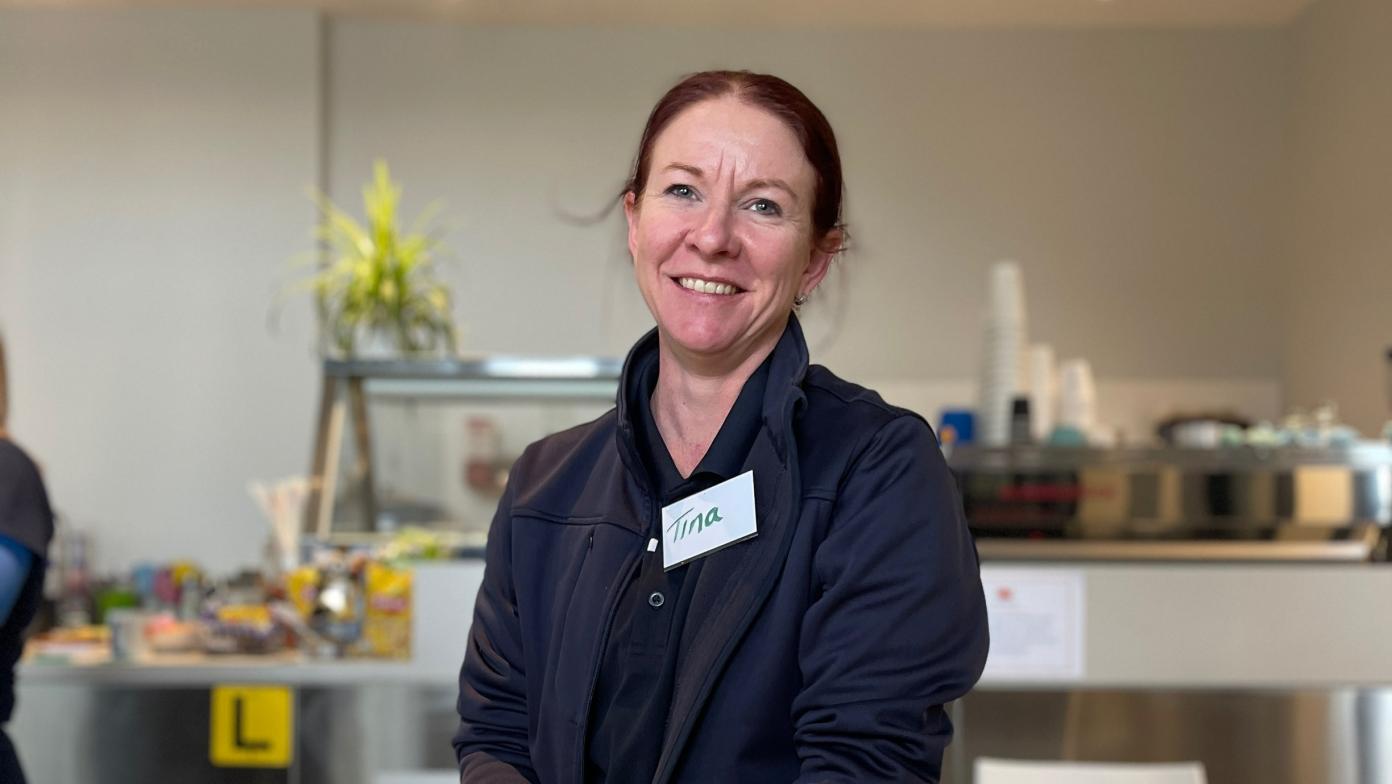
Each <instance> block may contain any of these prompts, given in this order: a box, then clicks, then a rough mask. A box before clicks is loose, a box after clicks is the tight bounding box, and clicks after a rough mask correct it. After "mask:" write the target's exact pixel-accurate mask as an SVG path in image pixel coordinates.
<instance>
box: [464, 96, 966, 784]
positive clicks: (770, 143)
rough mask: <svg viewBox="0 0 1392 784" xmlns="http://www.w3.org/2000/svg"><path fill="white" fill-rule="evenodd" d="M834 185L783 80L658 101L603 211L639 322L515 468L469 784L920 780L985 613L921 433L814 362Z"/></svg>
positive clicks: (823, 152) (944, 475) (484, 620)
mask: <svg viewBox="0 0 1392 784" xmlns="http://www.w3.org/2000/svg"><path fill="white" fill-rule="evenodd" d="M841 194H842V174H841V160H840V155H839V154H838V152H837V147H836V137H835V135H834V134H833V132H832V129H831V125H830V123H828V122H827V119H826V117H825V116H824V115H823V114H822V112H821V111H820V110H819V109H818V108H817V107H816V106H815V105H814V104H813V103H812V102H811V101H810V100H808V98H807V97H806V96H805V95H804V94H803V93H802V92H801V91H799V90H798V89H797V88H795V87H793V86H792V85H790V84H788V83H787V82H785V81H783V80H782V79H779V78H777V77H774V76H768V75H761V74H752V73H748V72H743V71H713V72H707V73H700V74H695V75H693V76H690V77H687V78H686V79H684V80H683V81H682V82H680V83H679V84H677V85H676V86H675V87H673V88H672V89H671V90H670V91H668V93H667V94H666V95H665V96H664V97H663V98H662V100H660V101H659V102H658V104H657V106H656V107H655V108H654V109H653V111H652V114H651V115H650V116H649V118H648V124H647V127H646V128H645V129H644V132H643V136H642V141H641V143H640V145H639V150H638V155H637V157H636V159H635V163H634V167H633V173H632V177H631V178H630V179H629V182H628V185H627V187H626V189H625V192H624V196H623V206H624V213H625V216H626V218H627V221H628V248H629V252H630V253H631V254H632V257H633V272H634V276H635V278H636V280H637V283H638V288H639V290H640V291H641V292H642V295H643V299H644V301H645V302H646V303H647V305H648V308H649V310H650V311H651V312H652V314H653V318H654V320H655V321H656V324H657V326H656V328H655V329H654V330H652V331H651V332H650V333H648V335H646V336H644V337H643V338H642V339H641V340H639V341H638V343H637V344H636V345H635V346H634V348H633V350H632V351H631V352H630V353H629V356H628V359H627V361H626V362H625V365H624V371H623V377H622V380H621V382H620V390H619V395H618V399H617V401H616V406H615V408H614V410H612V411H610V412H609V413H607V414H606V415H604V416H603V417H600V418H599V419H597V420H595V421H594V422H591V423H589V424H586V425H582V426H580V427H577V428H574V429H572V430H568V431H565V432H563V433H558V434H555V435H553V436H550V437H548V438H545V439H543V440H542V441H539V442H537V443H536V444H533V445H532V446H531V447H529V448H528V449H527V451H526V452H525V453H524V454H523V456H522V458H521V459H519V460H518V462H517V464H516V465H515V466H514V467H513V470H512V471H511V473H510V475H509V485H508V489H507V491H506V493H505V494H504V496H503V499H502V501H501V503H500V504H499V506H498V513H497V515H496V517H495V518H494V522H493V527H492V529H491V531H490V533H489V540H488V556H487V558H488V561H487V569H486V574H485V577H484V582H483V585H482V587H481V588H480V590H479V596H478V600H477V603H476V606H475V615H474V624H473V627H472V628H471V629H470V643H469V648H468V651H467V653H466V656H465V660H464V666H463V670H462V671H461V674H460V683H459V686H460V691H459V705H458V708H459V716H460V725H459V729H458V732H457V733H456V735H455V739H454V746H455V751H456V753H457V755H458V759H459V764H460V772H461V777H462V780H463V781H465V782H494V781H497V782H517V781H532V782H548V783H550V782H574V783H576V784H579V782H596V783H597V782H604V783H605V784H617V783H618V782H633V783H634V784H636V783H637V782H670V781H689V782H711V781H720V782H741V781H747V782H766V781H798V782H812V781H817V782H822V781H844V782H870V781H896V782H897V781H937V780H938V778H939V775H940V771H941V767H942V756H943V751H944V749H945V748H946V746H947V743H948V741H949V740H950V739H951V735H952V727H951V723H950V722H949V721H948V719H947V715H946V712H945V710H944V707H943V706H944V705H945V704H946V703H948V702H950V701H951V700H954V699H957V698H958V697H961V696H962V695H963V694H965V693H966V692H967V691H968V690H969V689H970V688H971V687H972V686H973V685H974V684H975V683H976V680H977V678H978V677H979V676H980V674H981V669H982V667H983V665H984V663H985V658H986V648H987V639H986V636H987V635H986V615H985V606H984V602H983V598H982V593H981V582H980V577H979V570H978V565H977V561H976V554H975V549H974V547H973V545H972V542H971V537H970V534H968V532H967V528H966V524H965V522H964V520H963V519H962V516H961V504H960V503H959V500H958V498H957V494H956V489H955V485H954V483H953V480H952V478H951V475H950V474H949V472H948V470H947V466H946V464H945V463H944V462H943V458H942V454H941V453H940V452H939V451H938V447H937V441H936V439H935V438H934V437H933V434H932V431H931V430H930V429H929V427H928V425H927V424H926V423H925V422H924V421H923V420H922V419H921V418H919V417H918V416H917V415H915V414H913V413H911V412H909V411H905V410H903V409H899V408H895V407H893V406H890V405H888V404H887V403H885V402H884V401H883V400H882V399H881V398H880V397H879V396H878V395H876V394H875V393H874V392H872V391H870V390H867V389H865V388H863V387H859V386H857V385H855V384H852V383H849V382H847V381H843V380H841V379H840V378H837V377H836V376H835V375H833V374H832V373H831V372H830V371H828V370H827V369H825V368H823V367H820V366H817V365H809V363H808V356H807V345H806V343H805V342H804V340H803V337H802V331H801V329H800V327H799V325H798V321H797V317H796V316H795V315H794V310H795V308H796V307H797V306H798V305H799V304H801V303H802V302H803V301H805V299H806V297H807V296H808V295H809V294H810V293H811V292H812V291H813V290H814V289H815V288H816V287H817V285H818V284H819V283H821V281H822V279H823V278H824V277H825V275H826V273H827V268H828V265H830V263H831V261H832V259H833V257H834V256H835V255H836V253H837V252H838V251H839V249H840V248H841V246H842V243H843V241H844V239H845V228H844V227H843V226H842V225H841V223H840V215H841ZM693 512H696V513H697V516H698V518H699V522H697V518H693V517H692V516H691V515H692V513H693Z"/></svg>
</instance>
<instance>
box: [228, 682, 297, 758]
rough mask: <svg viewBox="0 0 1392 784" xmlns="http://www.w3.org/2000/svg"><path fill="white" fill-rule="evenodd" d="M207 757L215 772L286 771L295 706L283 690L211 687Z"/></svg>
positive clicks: (292, 743)
mask: <svg viewBox="0 0 1392 784" xmlns="http://www.w3.org/2000/svg"><path fill="white" fill-rule="evenodd" d="M210 718H211V720H210V721H209V725H210V727H211V731H210V737H209V741H208V757H209V759H210V760H211V761H212V763H213V765H215V766H216V767H219V768H286V767H289V766H290V761H291V760H292V759H293V758H294V750H295V703H294V700H293V699H292V697H291V694H290V689H289V688H288V687H285V686H241V685H238V686H214V687H213V694H212V715H211V717H210Z"/></svg>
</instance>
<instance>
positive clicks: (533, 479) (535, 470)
mask: <svg viewBox="0 0 1392 784" xmlns="http://www.w3.org/2000/svg"><path fill="white" fill-rule="evenodd" d="M617 422H618V417H617V415H616V412H615V411H614V409H610V410H608V411H606V412H605V413H603V414H601V415H600V416H598V417H597V418H595V419H592V420H590V421H589V422H585V423H582V424H579V425H575V426H574V427H570V428H567V429H565V430H561V431H559V432H556V433H552V434H551V435H548V436H546V437H545V438H541V439H539V440H537V441H533V442H532V443H531V444H530V445H529V446H528V447H527V448H526V449H525V450H523V452H522V455H521V457H519V458H517V461H516V462H515V463H513V465H512V470H511V471H509V473H508V485H509V487H510V488H511V492H512V496H513V499H514V502H515V503H517V504H522V505H534V504H536V505H541V506H545V507H557V508H563V507H566V506H567V505H568V504H569V503H570V502H571V501H572V500H573V499H574V496H575V495H576V494H577V493H578V491H579V490H581V489H582V488H583V486H584V484H585V481H586V477H588V476H589V475H590V474H591V473H593V472H594V471H595V470H599V469H601V468H603V467H607V466H608V465H609V464H610V462H611V461H616V460H617V450H616V449H615V448H614V435H615V428H616V425H617Z"/></svg>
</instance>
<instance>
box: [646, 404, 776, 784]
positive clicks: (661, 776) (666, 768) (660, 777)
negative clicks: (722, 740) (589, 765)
mask: <svg viewBox="0 0 1392 784" xmlns="http://www.w3.org/2000/svg"><path fill="white" fill-rule="evenodd" d="M796 408H797V406H796V403H793V402H790V403H789V404H788V411H787V413H786V414H785V416H784V423H783V425H784V427H783V434H784V437H785V438H786V439H787V446H786V447H785V449H786V451H787V454H786V455H785V459H786V460H787V467H788V468H787V470H788V475H789V481H790V482H792V494H791V497H790V501H791V502H792V503H793V507H794V510H797V509H799V508H800V507H801V504H800V503H799V502H800V500H801V499H800V498H799V496H800V495H801V493H802V490H801V477H800V476H799V474H798V465H797V459H796V455H794V454H793V449H794V446H793V443H794V442H793V412H794V411H795V410H796ZM795 517H796V515H793V516H792V517H789V519H788V520H787V522H786V524H787V525H796V523H797V520H796V519H795ZM775 574H776V572H775ZM774 579H775V580H776V579H777V578H776V577H775V578H774ZM762 589H763V588H762V586H761V590H762ZM739 636H740V637H741V638H742V637H743V636H744V634H743V632H741V634H740V635H739ZM733 642H734V641H733V640H732V641H731V642H729V643H726V646H725V649H723V650H722V651H721V652H720V656H719V660H722V661H723V660H724V659H725V658H726V657H728V656H729V653H730V648H731V647H732V643H733ZM673 691H675V686H674V687H673ZM698 713H699V711H691V712H689V713H688V714H687V715H686V716H685V717H684V718H683V719H682V723H681V726H679V727H677V732H676V734H674V735H672V737H673V738H682V739H683V740H682V743H683V744H685V743H686V738H685V736H686V734H687V733H688V731H689V730H690V729H691V725H692V723H693V722H695V721H696V714H698ZM676 764H677V759H676V756H675V755H673V756H672V757H671V758H669V759H668V760H667V761H666V764H664V765H663V766H662V767H661V768H660V769H659V770H658V771H657V773H656V774H655V775H654V776H653V782H654V784H666V782H669V781H671V780H672V776H673V774H674V773H675V772H676Z"/></svg>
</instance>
